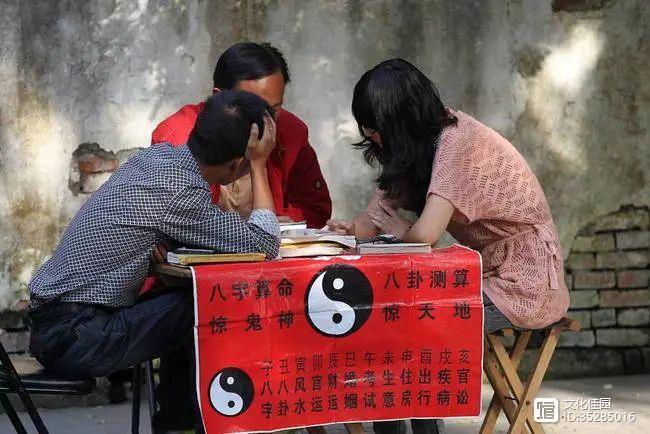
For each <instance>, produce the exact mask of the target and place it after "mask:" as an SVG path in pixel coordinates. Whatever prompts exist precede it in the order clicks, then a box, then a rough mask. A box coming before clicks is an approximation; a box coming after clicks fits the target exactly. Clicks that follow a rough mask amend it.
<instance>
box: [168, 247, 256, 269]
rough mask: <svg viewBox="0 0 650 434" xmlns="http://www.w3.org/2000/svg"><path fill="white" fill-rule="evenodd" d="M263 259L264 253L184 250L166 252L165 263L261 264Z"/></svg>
mask: <svg viewBox="0 0 650 434" xmlns="http://www.w3.org/2000/svg"><path fill="white" fill-rule="evenodd" d="M265 259H266V254H265V253H216V252H215V251H214V250H204V249H186V248H179V249H176V250H174V251H173V252H167V262H169V263H170V264H173V265H192V264H217V263H231V262H262V261H264V260H265Z"/></svg>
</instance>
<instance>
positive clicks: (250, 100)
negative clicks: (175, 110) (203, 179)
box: [187, 90, 271, 166]
mask: <svg viewBox="0 0 650 434" xmlns="http://www.w3.org/2000/svg"><path fill="white" fill-rule="evenodd" d="M270 112H271V107H269V104H268V103H267V102H266V101H264V100H263V99H262V98H260V97H259V96H257V95H254V94H252V93H250V92H243V91H235V90H225V91H222V92H219V93H217V94H215V95H212V96H211V97H209V98H208V99H207V100H206V101H205V107H204V108H203V111H201V113H200V114H199V116H198V118H197V120H196V123H195V124H194V128H193V129H192V132H191V133H190V138H189V139H188V141H187V146H188V148H189V149H190V151H191V152H192V155H193V156H194V158H195V159H196V160H197V161H199V162H200V163H202V164H206V165H211V166H213V165H217V164H223V163H226V162H228V161H230V160H233V159H235V158H241V157H243V156H244V154H245V153H246V145H247V143H248V137H249V136H250V131H251V126H252V125H253V124H257V126H258V127H259V137H262V134H263V133H264V115H265V114H266V113H270Z"/></svg>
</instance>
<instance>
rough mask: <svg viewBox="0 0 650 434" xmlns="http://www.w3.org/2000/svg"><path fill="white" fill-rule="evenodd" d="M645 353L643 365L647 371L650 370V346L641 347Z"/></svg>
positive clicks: (642, 352)
mask: <svg viewBox="0 0 650 434" xmlns="http://www.w3.org/2000/svg"><path fill="white" fill-rule="evenodd" d="M641 354H643V367H644V370H645V372H646V373H648V372H650V347H647V348H641Z"/></svg>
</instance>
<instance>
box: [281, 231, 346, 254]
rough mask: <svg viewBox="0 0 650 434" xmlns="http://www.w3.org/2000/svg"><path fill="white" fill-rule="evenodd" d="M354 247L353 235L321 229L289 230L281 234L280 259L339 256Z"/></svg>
mask: <svg viewBox="0 0 650 434" xmlns="http://www.w3.org/2000/svg"><path fill="white" fill-rule="evenodd" d="M356 246H357V240H356V238H355V237H354V235H341V234H338V233H336V232H330V231H327V230H323V229H290V230H286V231H284V232H282V244H281V245H280V257H281V258H297V257H304V256H333V255H340V254H341V253H344V252H345V251H346V250H349V249H354V248H355V247H356Z"/></svg>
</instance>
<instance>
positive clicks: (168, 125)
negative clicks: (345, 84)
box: [151, 102, 332, 228]
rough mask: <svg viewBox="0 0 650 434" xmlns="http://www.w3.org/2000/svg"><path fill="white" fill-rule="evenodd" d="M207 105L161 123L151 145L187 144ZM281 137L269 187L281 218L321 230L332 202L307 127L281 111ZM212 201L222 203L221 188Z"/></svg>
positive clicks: (270, 169)
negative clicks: (200, 114) (304, 222)
mask: <svg viewBox="0 0 650 434" xmlns="http://www.w3.org/2000/svg"><path fill="white" fill-rule="evenodd" d="M203 105H204V103H203V102H202V103H199V104H196V105H193V104H192V105H186V106H183V107H182V108H181V109H180V110H179V111H177V112H176V113H174V114H173V115H171V116H170V117H168V118H167V119H165V120H164V121H162V122H161V123H160V124H158V126H157V127H156V129H155V130H154V131H153V133H152V134H151V144H155V143H162V142H169V143H171V144H172V145H174V146H180V145H183V144H185V143H186V142H187V140H188V138H189V136H190V132H191V131H192V128H193V127H194V123H195V122H196V118H197V117H198V115H199V113H200V112H201V110H203ZM277 129H278V137H277V144H276V146H275V149H274V150H273V152H272V153H271V156H270V157H269V159H268V162H267V168H268V176H269V185H270V187H271V193H272V194H273V202H274V203H275V211H276V213H277V214H278V215H281V216H287V217H291V218H292V219H293V220H294V221H302V220H306V221H307V225H308V226H309V227H318V228H320V227H322V226H324V225H325V222H326V221H327V220H328V219H329V218H330V216H331V214H332V200H331V199H330V194H329V190H328V189H327V184H326V183H325V179H324V178H323V174H322V173H321V170H320V166H319V164H318V159H317V157H316V153H315V152H314V149H313V148H312V147H311V145H310V144H309V141H308V139H307V135H308V131H307V125H305V124H304V123H303V122H302V121H301V120H300V119H298V117H297V116H296V115H294V114H293V113H291V112H289V111H287V110H282V111H280V114H279V116H278V121H277ZM211 189H212V201H213V203H215V204H216V203H217V202H218V200H219V186H215V185H213V186H211Z"/></svg>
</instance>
